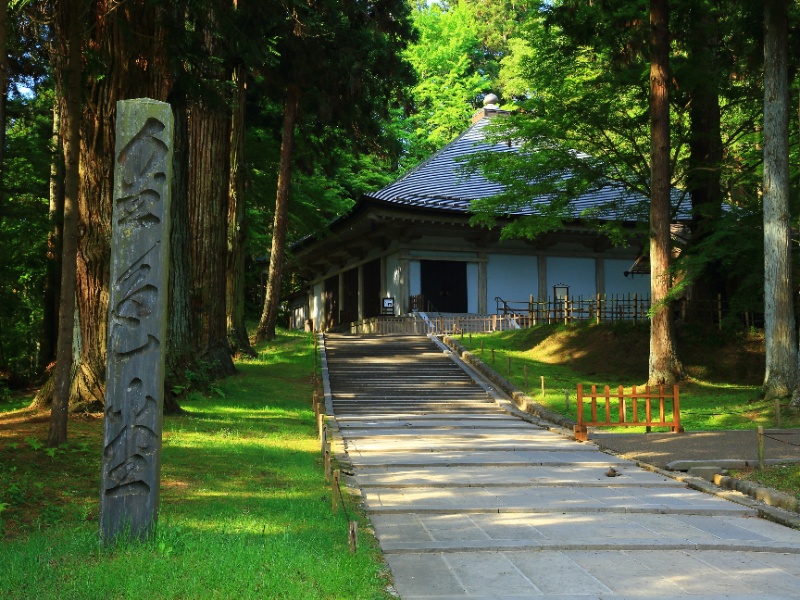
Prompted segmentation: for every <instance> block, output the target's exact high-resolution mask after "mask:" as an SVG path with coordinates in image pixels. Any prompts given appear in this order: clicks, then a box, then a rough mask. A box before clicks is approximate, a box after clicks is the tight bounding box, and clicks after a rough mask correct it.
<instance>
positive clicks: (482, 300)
mask: <svg viewBox="0 0 800 600" xmlns="http://www.w3.org/2000/svg"><path fill="white" fill-rule="evenodd" d="M486 262H487V261H486V253H485V252H479V253H478V313H479V314H482V315H485V314H487V313H488V312H489V309H488V307H489V298H488V291H487V283H486V278H487V264H486Z"/></svg>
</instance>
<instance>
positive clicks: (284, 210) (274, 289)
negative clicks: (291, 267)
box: [256, 85, 300, 342]
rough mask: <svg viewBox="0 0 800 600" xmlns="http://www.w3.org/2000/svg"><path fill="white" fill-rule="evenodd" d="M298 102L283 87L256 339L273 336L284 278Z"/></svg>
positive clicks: (294, 92) (295, 93)
mask: <svg viewBox="0 0 800 600" xmlns="http://www.w3.org/2000/svg"><path fill="white" fill-rule="evenodd" d="M299 105H300V88H299V87H297V86H296V85H289V87H288V89H287V90H286V105H285V108H284V110H283V135H282V136H281V161H280V169H279V171H278V191H277V194H276V198H275V218H274V220H273V225H272V251H271V252H270V255H269V275H268V277H267V289H266V292H265V294H264V310H263V312H262V313H261V321H260V322H259V324H258V330H257V331H256V340H257V341H259V342H260V341H263V340H271V339H273V338H274V337H275V323H276V321H277V319H278V307H279V306H280V301H281V278H282V277H283V262H284V251H285V249H286V229H287V227H288V219H289V193H290V191H291V182H292V154H293V153H294V126H295V123H296V122H297V110H298V107H299Z"/></svg>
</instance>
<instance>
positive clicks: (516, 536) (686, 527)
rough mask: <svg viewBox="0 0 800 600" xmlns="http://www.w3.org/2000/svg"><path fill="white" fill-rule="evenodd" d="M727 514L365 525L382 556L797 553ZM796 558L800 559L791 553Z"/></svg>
mask: <svg viewBox="0 0 800 600" xmlns="http://www.w3.org/2000/svg"><path fill="white" fill-rule="evenodd" d="M748 521H753V522H757V520H756V519H741V518H734V517H731V516H698V515H668V514H660V515H647V514H619V515H614V516H609V515H608V514H574V513H567V514H558V515H553V514H530V513H516V514H512V513H483V514H423V513H415V514H408V513H403V514H376V515H374V517H373V519H372V522H373V526H374V527H375V531H376V533H377V535H378V537H379V538H380V543H381V548H382V549H383V551H384V552H386V553H398V552H421V551H430V550H431V549H434V550H435V549H437V548H438V549H444V548H445V547H447V548H448V549H454V548H458V547H459V544H461V545H462V548H466V547H467V545H469V547H470V548H472V549H481V548H482V549H492V548H495V549H496V548H497V547H500V546H503V545H505V547H523V546H528V547H536V548H543V549H544V548H555V547H560V548H568V547H570V548H575V547H589V546H593V547H595V548H599V547H604V548H617V549H623V548H631V547H638V548H642V547H644V548H645V549H646V548H647V546H648V544H649V545H652V546H653V547H659V546H660V547H663V546H675V547H681V548H692V547H695V548H697V547H704V548H711V547H725V548H727V549H735V550H751V551H752V550H756V549H757V550H759V551H773V552H774V551H779V552H787V553H794V554H798V553H800V542H798V539H797V536H796V535H795V536H791V537H790V536H787V535H786V532H785V528H783V527H781V526H780V525H776V524H775V523H769V522H766V523H768V524H769V525H772V527H771V528H769V527H760V526H757V527H752V528H748V527H747V526H746V523H747V522H748ZM797 560H798V561H800V554H798V556H797Z"/></svg>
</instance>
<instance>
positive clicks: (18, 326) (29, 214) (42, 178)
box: [0, 91, 52, 383]
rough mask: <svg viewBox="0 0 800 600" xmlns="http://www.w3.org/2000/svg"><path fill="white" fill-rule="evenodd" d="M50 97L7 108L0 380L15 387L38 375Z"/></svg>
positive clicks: (0, 211) (0, 209)
mask: <svg viewBox="0 0 800 600" xmlns="http://www.w3.org/2000/svg"><path fill="white" fill-rule="evenodd" d="M51 105H52V97H51V95H50V94H49V93H47V92H46V91H42V93H40V94H39V95H37V96H35V97H34V98H15V99H12V100H10V101H9V103H8V115H9V122H8V127H7V131H6V135H7V145H8V148H7V157H6V164H5V169H4V173H5V175H4V180H3V190H2V194H3V195H4V197H5V198H4V199H3V201H2V202H0V238H2V239H3V252H4V256H3V260H2V261H0V380H2V379H5V378H8V379H9V380H11V381H12V382H16V383H20V382H22V381H26V380H28V379H30V378H32V377H33V376H35V375H36V374H37V373H38V372H39V370H40V368H41V367H40V365H39V360H38V356H37V349H38V343H39V341H40V336H41V319H42V314H43V292H42V289H43V280H44V274H45V261H46V256H47V232H48V228H49V224H48V215H47V213H48V202H49V201H48V178H49V171H50V135H51V131H52V116H51V114H50V112H49V111H50V108H51Z"/></svg>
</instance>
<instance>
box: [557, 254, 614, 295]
mask: <svg viewBox="0 0 800 600" xmlns="http://www.w3.org/2000/svg"><path fill="white" fill-rule="evenodd" d="M606 268H608V267H606ZM557 284H564V285H568V286H569V295H570V296H574V297H575V298H578V297H579V296H583V297H584V298H589V297H592V296H596V295H597V281H596V276H595V261H594V259H593V258H572V257H566V256H548V257H547V297H548V298H551V297H552V296H553V286H554V285H557Z"/></svg>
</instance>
